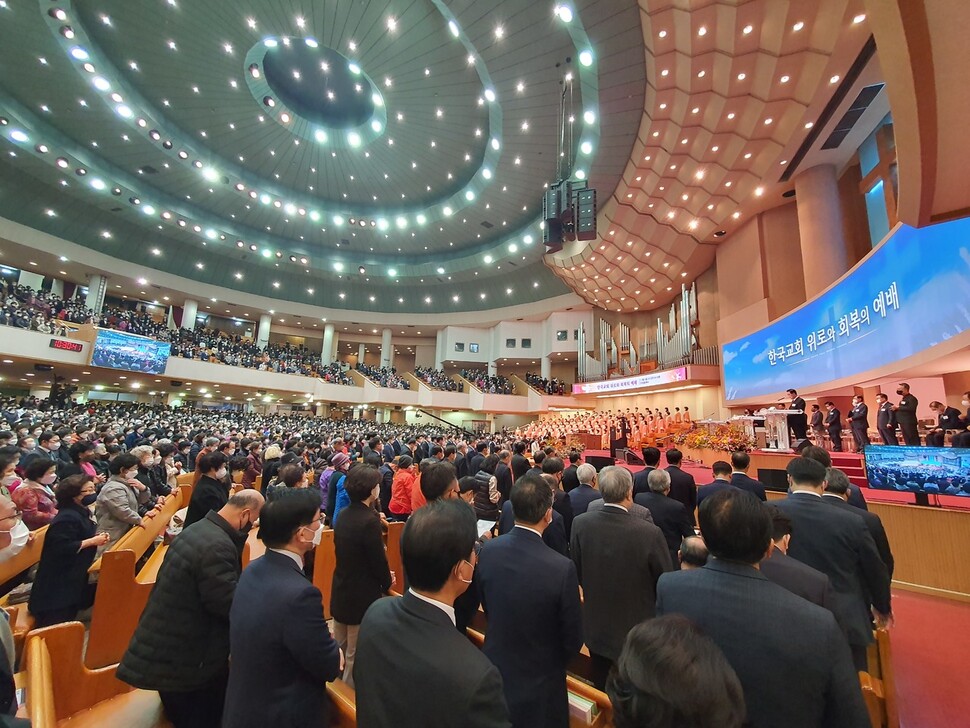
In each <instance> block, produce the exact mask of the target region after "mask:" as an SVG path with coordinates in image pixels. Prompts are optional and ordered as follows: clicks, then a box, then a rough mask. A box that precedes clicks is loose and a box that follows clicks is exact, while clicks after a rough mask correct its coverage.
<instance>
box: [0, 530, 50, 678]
mask: <svg viewBox="0 0 970 728" xmlns="http://www.w3.org/2000/svg"><path fill="white" fill-rule="evenodd" d="M32 533H33V535H34V538H33V539H32V540H31V541H30V542H28V543H27V545H26V546H24V547H23V549H21V551H20V553H19V554H17V555H16V556H14V557H13V558H12V559H9V560H8V561H4V562H3V563H2V564H0V584H5V583H7V582H8V581H10V580H12V579H13V578H14V577H16V576H17V575H18V574H20V573H21V572H23V571H26V570H27V569H29V568H31V567H32V566H34V565H35V564H37V563H38V562H39V561H40V554H41V552H42V551H43V550H44V539H45V538H46V536H47V526H43V527H42V528H38V529H37V530H36V531H32ZM0 608H3V609H5V610H7V614H8V615H9V616H10V631H11V632H13V643H14V648H15V650H16V653H17V659H18V660H19V659H20V657H21V655H23V652H24V644H25V643H26V641H27V633H28V632H30V630H32V629H33V628H34V618H33V617H32V616H31V615H30V612H28V611H27V604H26V603H21V604H10V600H9V595H6V594H5V595H4V596H3V597H0Z"/></svg>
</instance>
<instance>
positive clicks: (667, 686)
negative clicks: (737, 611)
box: [606, 615, 745, 728]
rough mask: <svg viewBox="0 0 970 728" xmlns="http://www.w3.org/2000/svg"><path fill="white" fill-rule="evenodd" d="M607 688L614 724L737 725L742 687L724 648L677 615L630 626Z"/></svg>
mask: <svg viewBox="0 0 970 728" xmlns="http://www.w3.org/2000/svg"><path fill="white" fill-rule="evenodd" d="M606 693H607V695H609V697H610V702H611V703H612V704H613V723H614V725H615V726H616V728H644V726H649V727H650V728H686V727H688V726H689V728H740V726H741V725H742V724H743V723H744V717H745V707H744V692H743V690H742V689H741V683H740V682H739V680H738V676H737V675H736V674H735V672H734V670H733V669H732V668H731V665H730V664H728V661H727V660H726V659H725V658H724V653H722V652H721V650H720V649H718V647H717V645H716V644H714V642H713V641H711V639H710V638H708V637H707V636H706V635H704V634H703V633H702V632H701V631H700V630H698V629H697V627H695V626H694V625H692V624H691V623H690V621H689V620H687V619H684V618H683V617H680V616H677V615H669V616H666V617H657V618H656V619H651V620H648V621H646V622H643V623H641V624H638V625H637V626H636V627H634V628H633V629H631V630H630V632H629V634H628V635H627V637H626V641H625V642H624V645H623V652H622V653H621V654H620V659H619V660H618V661H617V669H616V671H615V672H614V673H613V674H612V675H611V677H610V680H609V682H608V683H607V686H606Z"/></svg>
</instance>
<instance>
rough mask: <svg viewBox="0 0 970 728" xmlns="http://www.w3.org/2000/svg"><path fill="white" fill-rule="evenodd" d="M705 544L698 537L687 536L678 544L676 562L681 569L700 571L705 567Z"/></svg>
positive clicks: (706, 552) (706, 555) (706, 553)
mask: <svg viewBox="0 0 970 728" xmlns="http://www.w3.org/2000/svg"><path fill="white" fill-rule="evenodd" d="M708 555H709V554H708V551H707V544H705V543H704V539H703V538H701V537H700V536H688V537H687V538H685V539H684V540H683V541H681V542H680V550H679V551H677V560H678V561H679V562H680V568H681V569H700V568H701V567H703V566H706V565H707V558H708Z"/></svg>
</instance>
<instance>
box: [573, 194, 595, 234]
mask: <svg viewBox="0 0 970 728" xmlns="http://www.w3.org/2000/svg"><path fill="white" fill-rule="evenodd" d="M576 239H577V240H596V190H581V191H579V192H577V193H576Z"/></svg>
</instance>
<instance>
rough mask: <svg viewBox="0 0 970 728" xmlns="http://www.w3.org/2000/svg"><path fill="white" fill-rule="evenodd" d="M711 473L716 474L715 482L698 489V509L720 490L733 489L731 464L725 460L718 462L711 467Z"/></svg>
mask: <svg viewBox="0 0 970 728" xmlns="http://www.w3.org/2000/svg"><path fill="white" fill-rule="evenodd" d="M711 472H712V473H713V474H714V480H713V481H711V482H710V483H708V484H707V485H702V486H700V487H699V488H698V489H697V507H698V508H700V507H701V503H703V502H704V499H705V498H707V497H708V496H711V495H714V494H715V493H717V492H718V491H719V490H725V489H726V488H733V487H734V486H732V485H731V464H730V463H727V462H725V461H723V460H718V461H717V462H715V463H714V464H713V465H712V466H711Z"/></svg>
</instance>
